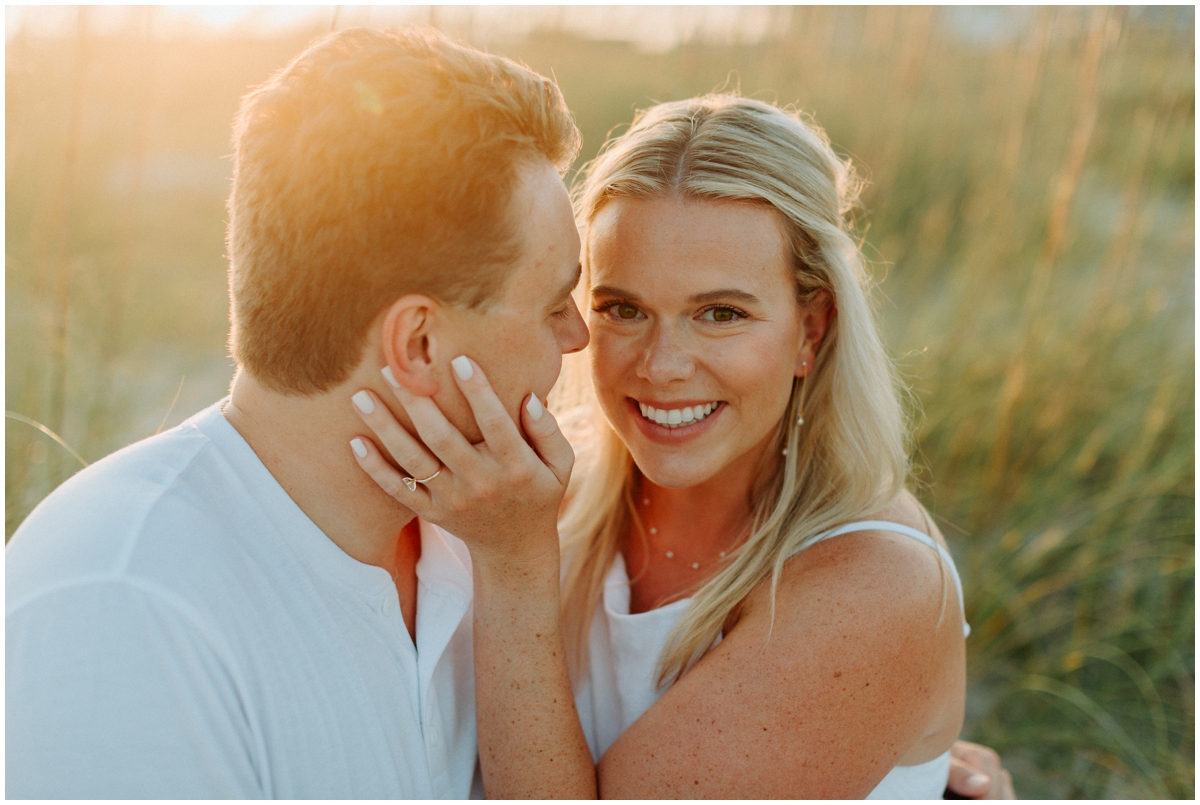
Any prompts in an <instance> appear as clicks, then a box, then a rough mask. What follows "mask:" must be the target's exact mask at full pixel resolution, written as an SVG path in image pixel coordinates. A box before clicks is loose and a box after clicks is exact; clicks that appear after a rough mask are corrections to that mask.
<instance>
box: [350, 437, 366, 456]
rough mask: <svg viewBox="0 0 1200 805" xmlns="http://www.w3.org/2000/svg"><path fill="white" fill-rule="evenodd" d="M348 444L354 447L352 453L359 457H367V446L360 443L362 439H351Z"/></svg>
mask: <svg viewBox="0 0 1200 805" xmlns="http://www.w3.org/2000/svg"><path fill="white" fill-rule="evenodd" d="M350 446H351V447H352V448H354V455H356V456H358V457H359V458H366V457H367V446H366V445H365V444H363V443H362V439H351V440H350Z"/></svg>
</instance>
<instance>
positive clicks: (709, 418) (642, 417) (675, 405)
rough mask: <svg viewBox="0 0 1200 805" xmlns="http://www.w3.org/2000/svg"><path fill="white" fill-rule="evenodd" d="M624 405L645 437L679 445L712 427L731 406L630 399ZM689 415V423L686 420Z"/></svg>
mask: <svg viewBox="0 0 1200 805" xmlns="http://www.w3.org/2000/svg"><path fill="white" fill-rule="evenodd" d="M625 402H626V406H627V407H628V409H629V412H630V414H631V415H632V416H633V418H634V419H635V420H636V421H637V427H638V428H639V430H641V432H642V434H643V435H645V436H646V437H647V438H649V439H651V440H652V441H656V442H660V443H662V444H676V443H678V442H681V441H686V440H688V439H691V438H694V437H696V436H699V435H700V434H702V433H704V432H705V431H707V430H708V429H709V428H711V427H712V423H713V421H714V420H715V419H716V418H717V417H719V416H720V414H721V412H722V411H724V410H725V408H727V407H728V406H727V405H726V404H725V403H724V402H723V401H721V400H710V401H701V400H680V401H678V402H669V403H668V402H661V401H659V402H658V404H657V405H655V404H654V402H642V401H640V400H635V399H633V398H632V397H627V398H626V401H625ZM688 414H690V415H691V416H690V421H687V420H688ZM651 417H653V419H652V418H651ZM676 420H677V421H676Z"/></svg>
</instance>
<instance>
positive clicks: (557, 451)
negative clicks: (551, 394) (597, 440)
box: [521, 394, 575, 487]
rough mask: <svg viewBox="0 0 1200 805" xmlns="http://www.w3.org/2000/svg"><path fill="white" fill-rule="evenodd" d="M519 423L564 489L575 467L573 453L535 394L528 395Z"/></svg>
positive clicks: (552, 416)
mask: <svg viewBox="0 0 1200 805" xmlns="http://www.w3.org/2000/svg"><path fill="white" fill-rule="evenodd" d="M521 420H522V422H521V424H522V425H524V426H525V432H526V433H527V434H529V441H530V443H531V444H532V446H533V449H534V450H535V451H537V454H538V455H539V456H540V457H541V459H542V461H543V462H544V463H545V464H546V466H547V467H549V468H550V471H551V472H553V473H554V477H555V478H557V479H558V482H559V483H560V484H562V485H563V486H564V487H565V486H566V485H567V481H569V480H571V468H572V467H574V466H575V451H574V450H573V449H571V443H570V442H568V441H567V437H566V436H564V435H563V432H562V430H561V429H560V428H559V427H558V420H556V419H555V418H554V414H552V413H550V411H549V410H547V409H546V407H545V406H544V405H542V403H541V402H540V401H539V400H538V398H537V395H536V394H530V395H529V398H528V399H527V400H525V404H524V405H523V406H521Z"/></svg>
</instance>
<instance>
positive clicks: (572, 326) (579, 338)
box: [558, 301, 591, 355]
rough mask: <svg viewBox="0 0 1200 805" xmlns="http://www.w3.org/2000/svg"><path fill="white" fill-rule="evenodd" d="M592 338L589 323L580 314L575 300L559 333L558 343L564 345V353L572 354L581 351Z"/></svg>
mask: <svg viewBox="0 0 1200 805" xmlns="http://www.w3.org/2000/svg"><path fill="white" fill-rule="evenodd" d="M589 340H591V334H590V333H589V332H588V328H587V324H586V323H585V322H584V320H583V316H581V315H580V314H579V307H578V306H577V305H576V304H575V302H574V301H572V302H571V314H570V315H569V316H568V317H567V321H566V326H564V327H563V328H562V332H560V333H559V336H558V343H559V345H561V346H562V351H563V354H564V355H570V354H571V353H572V352H579V351H580V350H582V349H583V348H584V347H586V346H587V345H588V341H589Z"/></svg>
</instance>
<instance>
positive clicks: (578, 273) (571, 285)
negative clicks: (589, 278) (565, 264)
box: [551, 263, 583, 307]
mask: <svg viewBox="0 0 1200 805" xmlns="http://www.w3.org/2000/svg"><path fill="white" fill-rule="evenodd" d="M582 276H583V263H576V264H575V271H574V273H573V274H571V280H570V281H569V282H566V283H563V286H562V288H560V289H559V291H558V293H556V294H555V295H554V302H553V303H552V304H551V307H553V306H554V305H556V304H558V303H559V302H561V301H562V300H564V299H566V298H567V297H568V296H570V295H571V292H572V291H574V290H575V286H576V285H578V284H579V278H580V277H582Z"/></svg>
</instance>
